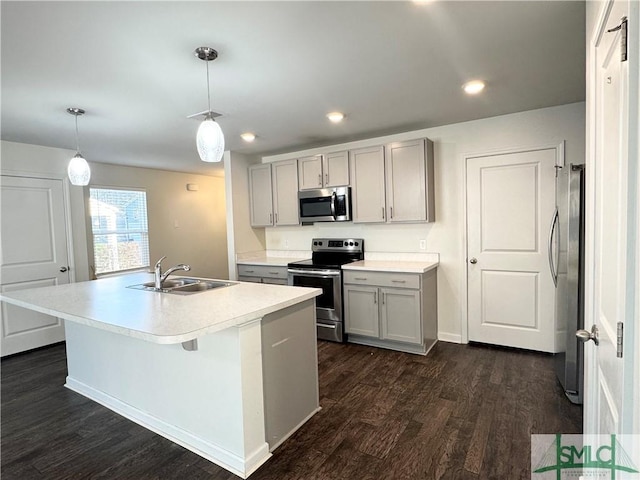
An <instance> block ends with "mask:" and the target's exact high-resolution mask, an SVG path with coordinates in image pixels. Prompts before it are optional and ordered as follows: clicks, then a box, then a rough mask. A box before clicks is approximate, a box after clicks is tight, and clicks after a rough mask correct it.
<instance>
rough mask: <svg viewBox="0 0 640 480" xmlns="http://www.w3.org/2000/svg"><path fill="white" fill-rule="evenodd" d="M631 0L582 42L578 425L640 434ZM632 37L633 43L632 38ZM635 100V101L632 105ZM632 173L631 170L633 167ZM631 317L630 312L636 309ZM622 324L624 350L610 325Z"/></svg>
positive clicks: (590, 431) (606, 11) (616, 5)
mask: <svg viewBox="0 0 640 480" xmlns="http://www.w3.org/2000/svg"><path fill="white" fill-rule="evenodd" d="M639 10H640V7H639V5H638V2H629V1H610V2H607V3H606V4H603V8H602V10H601V12H600V17H599V20H598V22H597V24H596V28H595V30H594V32H592V34H591V38H590V41H589V43H588V48H589V55H588V59H589V62H588V92H587V95H588V104H587V108H588V111H587V119H588V122H589V123H588V125H589V128H588V143H587V152H588V155H587V168H588V170H587V172H589V171H591V172H593V173H592V176H591V178H589V177H587V178H588V182H587V199H588V201H587V202H588V209H587V221H586V236H585V238H586V262H585V264H586V271H587V275H586V286H585V290H586V292H585V294H586V308H585V328H586V329H587V330H588V329H590V328H591V326H592V325H595V327H596V328H597V329H598V333H599V345H598V346H596V345H595V343H594V342H591V341H589V342H587V344H586V345H585V399H584V404H585V411H584V432H585V434H587V435H597V434H625V433H626V434H629V433H635V434H640V419H639V417H640V402H639V401H638V399H637V398H634V389H636V388H637V385H638V382H639V381H640V380H639V373H640V367H639V366H638V364H637V362H634V358H635V356H637V349H638V347H640V345H639V344H638V343H639V342H638V338H639V335H638V333H637V332H638V328H640V325H637V324H634V321H633V316H634V313H633V312H634V309H636V308H638V303H637V302H638V297H639V296H640V294H639V293H638V287H639V282H638V278H637V275H638V262H639V258H638V255H639V252H638V251H637V248H638V243H637V238H636V236H637V228H638V211H637V210H636V209H635V207H634V205H636V206H637V205H638V203H637V202H638V200H637V198H638V175H637V169H638V133H639V132H638V88H639V81H638V66H639V63H640V62H639V61H640V55H639V54H638V45H640V41H639V40H638V38H639V36H638V28H639V27H640V26H639V25H638V21H639V20H640V13H639ZM622 17H628V19H629V22H628V26H629V34H630V35H629V38H628V42H627V43H628V53H629V55H628V59H627V60H626V61H623V60H622V58H621V48H620V45H621V42H622V36H623V35H622V34H623V30H622V29H617V30H616V27H617V26H618V25H620V24H621V19H622ZM634 42H635V43H634ZM634 102H635V106H632V105H633V104H634ZM634 173H635V175H634ZM636 317H637V316H636ZM619 324H621V325H622V326H623V331H624V341H623V356H622V358H619V357H617V355H616V349H617V329H618V325H619Z"/></svg>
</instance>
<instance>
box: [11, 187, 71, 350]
mask: <svg viewBox="0 0 640 480" xmlns="http://www.w3.org/2000/svg"><path fill="white" fill-rule="evenodd" d="M0 188H1V196H0V199H1V202H2V203H1V205H0V209H1V214H2V218H1V222H0V225H1V242H0V243H1V246H2V248H1V251H0V257H1V265H2V267H1V268H2V271H1V282H2V283H1V284H0V290H1V291H2V292H3V293H4V292H11V291H14V290H20V289H24V288H34V287H44V286H49V285H60V284H64V283H69V271H68V268H69V261H68V250H67V231H66V222H65V208H64V195H63V186H62V180H54V179H42V178H28V177H12V176H7V175H2V177H1V182H0ZM0 311H1V316H2V318H1V321H0V338H1V344H0V347H1V350H2V356H5V355H10V354H13V353H18V352H22V351H24V350H29V349H32V348H36V347H41V346H44V345H48V344H51V343H55V342H59V341H62V340H64V324H63V322H62V320H61V319H59V318H54V317H50V316H48V315H44V314H41V313H37V312H34V311H31V310H27V309H24V308H20V307H16V306H14V305H9V304H7V303H5V302H3V303H2V307H1V310H0Z"/></svg>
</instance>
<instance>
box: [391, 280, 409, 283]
mask: <svg viewBox="0 0 640 480" xmlns="http://www.w3.org/2000/svg"><path fill="white" fill-rule="evenodd" d="M391 282H392V283H407V281H406V280H391Z"/></svg>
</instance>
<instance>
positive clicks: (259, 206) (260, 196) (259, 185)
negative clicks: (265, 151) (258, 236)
mask: <svg viewBox="0 0 640 480" xmlns="http://www.w3.org/2000/svg"><path fill="white" fill-rule="evenodd" d="M249 198H250V209H251V212H250V213H251V226H252V227H267V226H270V225H272V224H273V197H272V193H271V165H269V164H263V165H254V166H251V167H249Z"/></svg>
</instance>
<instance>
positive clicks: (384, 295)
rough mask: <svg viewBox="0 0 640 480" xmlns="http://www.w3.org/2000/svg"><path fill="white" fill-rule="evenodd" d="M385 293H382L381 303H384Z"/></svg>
mask: <svg viewBox="0 0 640 480" xmlns="http://www.w3.org/2000/svg"><path fill="white" fill-rule="evenodd" d="M385 295H386V294H385V293H383V294H382V304H383V305H384V296H385Z"/></svg>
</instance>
